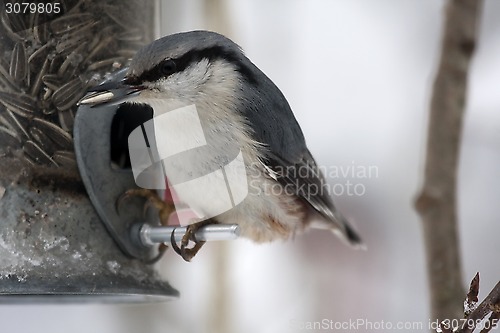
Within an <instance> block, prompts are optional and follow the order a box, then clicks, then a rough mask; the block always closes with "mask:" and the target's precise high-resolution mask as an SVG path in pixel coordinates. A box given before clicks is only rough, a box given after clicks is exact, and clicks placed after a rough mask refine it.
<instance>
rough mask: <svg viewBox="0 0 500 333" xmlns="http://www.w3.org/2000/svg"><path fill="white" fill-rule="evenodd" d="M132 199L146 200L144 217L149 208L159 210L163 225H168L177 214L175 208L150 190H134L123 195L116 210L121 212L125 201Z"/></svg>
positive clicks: (117, 202) (117, 201)
mask: <svg viewBox="0 0 500 333" xmlns="http://www.w3.org/2000/svg"><path fill="white" fill-rule="evenodd" d="M132 197H141V198H145V199H146V200H147V201H146V203H145V204H144V215H145V214H146V211H147V210H148V208H149V207H151V206H153V207H154V208H156V209H157V210H158V216H159V218H160V223H161V225H168V219H169V217H170V215H171V214H172V213H173V212H175V206H174V204H172V203H168V202H165V201H163V200H162V198H161V197H160V196H159V195H158V192H156V191H155V190H148V189H145V188H134V189H130V190H128V191H126V192H125V193H123V194H122V195H121V196H120V197H119V198H118V200H116V210H117V211H118V212H119V211H120V206H121V205H122V203H123V202H124V201H126V200H127V199H130V198H132Z"/></svg>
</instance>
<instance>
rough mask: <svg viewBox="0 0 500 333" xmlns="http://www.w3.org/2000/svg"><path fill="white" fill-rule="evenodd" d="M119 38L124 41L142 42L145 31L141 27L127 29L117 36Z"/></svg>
mask: <svg viewBox="0 0 500 333" xmlns="http://www.w3.org/2000/svg"><path fill="white" fill-rule="evenodd" d="M117 39H118V40H119V41H122V42H141V43H143V41H144V35H143V32H142V31H141V30H140V29H131V30H127V31H125V32H123V33H121V34H119V35H118V36H117Z"/></svg>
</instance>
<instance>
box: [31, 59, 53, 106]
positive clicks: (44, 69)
mask: <svg viewBox="0 0 500 333" xmlns="http://www.w3.org/2000/svg"><path fill="white" fill-rule="evenodd" d="M48 68H49V59H45V61H44V62H43V65H42V68H41V69H40V72H38V75H37V76H36V79H35V82H33V84H32V85H31V96H34V97H36V96H38V92H39V91H40V87H41V85H42V78H43V77H44V76H45V73H46V72H47V69H48Z"/></svg>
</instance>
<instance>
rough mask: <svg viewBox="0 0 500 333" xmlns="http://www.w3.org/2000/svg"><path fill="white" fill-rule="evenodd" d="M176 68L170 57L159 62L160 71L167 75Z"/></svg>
mask: <svg viewBox="0 0 500 333" xmlns="http://www.w3.org/2000/svg"><path fill="white" fill-rule="evenodd" d="M175 70H176V65H175V62H174V61H173V60H172V59H167V60H165V61H163V62H162V64H161V72H162V74H163V75H165V76H168V75H170V74H172V73H174V72H175Z"/></svg>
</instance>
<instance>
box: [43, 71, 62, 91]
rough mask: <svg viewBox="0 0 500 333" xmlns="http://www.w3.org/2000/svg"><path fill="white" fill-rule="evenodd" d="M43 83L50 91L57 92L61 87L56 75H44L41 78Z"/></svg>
mask: <svg viewBox="0 0 500 333" xmlns="http://www.w3.org/2000/svg"><path fill="white" fill-rule="evenodd" d="M42 81H43V83H44V84H45V85H46V86H47V87H48V88H50V89H52V90H57V89H59V87H60V86H61V79H59V77H58V76H57V74H45V75H44V76H43V77H42Z"/></svg>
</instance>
